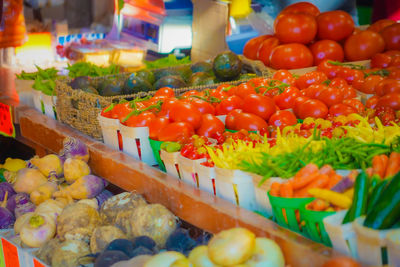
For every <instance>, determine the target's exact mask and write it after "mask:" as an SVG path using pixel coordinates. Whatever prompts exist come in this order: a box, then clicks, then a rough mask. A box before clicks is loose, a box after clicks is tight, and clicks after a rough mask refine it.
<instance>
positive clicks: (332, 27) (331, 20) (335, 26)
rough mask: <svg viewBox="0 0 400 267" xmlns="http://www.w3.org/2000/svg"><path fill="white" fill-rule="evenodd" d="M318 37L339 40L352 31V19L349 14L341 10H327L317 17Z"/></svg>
mask: <svg viewBox="0 0 400 267" xmlns="http://www.w3.org/2000/svg"><path fill="white" fill-rule="evenodd" d="M317 24H318V33H317V36H318V38H319V39H328V40H333V41H340V40H343V39H345V38H347V37H348V36H350V35H351V34H352V33H353V30H354V21H353V19H352V18H351V16H350V14H349V13H347V12H344V11H341V10H334V11H327V12H323V13H321V14H319V15H318V17H317Z"/></svg>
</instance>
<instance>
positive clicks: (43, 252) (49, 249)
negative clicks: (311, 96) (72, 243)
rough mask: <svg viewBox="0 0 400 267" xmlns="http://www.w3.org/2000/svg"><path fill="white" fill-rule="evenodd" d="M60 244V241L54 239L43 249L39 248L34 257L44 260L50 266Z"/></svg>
mask: <svg viewBox="0 0 400 267" xmlns="http://www.w3.org/2000/svg"><path fill="white" fill-rule="evenodd" d="M60 244H61V241H60V239H58V238H53V239H51V240H50V241H49V242H46V243H45V244H44V245H43V246H42V247H41V248H39V250H38V251H35V252H34V255H35V256H36V257H38V258H39V259H40V260H42V261H43V262H44V263H46V264H48V265H50V264H51V259H52V258H53V254H54V251H55V249H56V248H57V247H58V246H59V245H60Z"/></svg>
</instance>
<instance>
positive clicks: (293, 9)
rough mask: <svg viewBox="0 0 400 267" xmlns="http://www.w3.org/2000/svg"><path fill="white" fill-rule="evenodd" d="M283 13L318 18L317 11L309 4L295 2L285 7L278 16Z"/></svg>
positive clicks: (316, 8)
mask: <svg viewBox="0 0 400 267" xmlns="http://www.w3.org/2000/svg"><path fill="white" fill-rule="evenodd" d="M284 13H304V14H308V15H311V16H314V17H315V16H318V15H319V13H320V12H319V9H318V7H316V6H315V5H313V4H311V3H310V2H297V3H294V4H291V5H289V6H287V7H285V8H284V9H283V10H282V11H281V13H280V14H284Z"/></svg>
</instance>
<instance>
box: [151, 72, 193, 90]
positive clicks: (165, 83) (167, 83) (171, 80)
mask: <svg viewBox="0 0 400 267" xmlns="http://www.w3.org/2000/svg"><path fill="white" fill-rule="evenodd" d="M185 86H186V83H185V81H184V80H183V79H182V78H181V77H180V76H178V75H171V76H165V77H162V78H161V79H159V80H158V81H156V83H155V84H154V89H156V90H158V89H160V88H162V87H170V88H181V87H185Z"/></svg>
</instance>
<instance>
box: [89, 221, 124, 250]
mask: <svg viewBox="0 0 400 267" xmlns="http://www.w3.org/2000/svg"><path fill="white" fill-rule="evenodd" d="M120 238H126V235H125V234H124V233H123V232H122V231H121V230H120V229H119V228H117V227H115V226H111V225H106V226H99V227H97V228H96V229H94V231H93V234H92V237H91V238H90V250H91V251H92V253H93V254H95V253H97V252H101V251H103V250H104V249H105V248H106V246H107V245H108V244H109V243H110V242H111V241H113V240H115V239H120Z"/></svg>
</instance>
